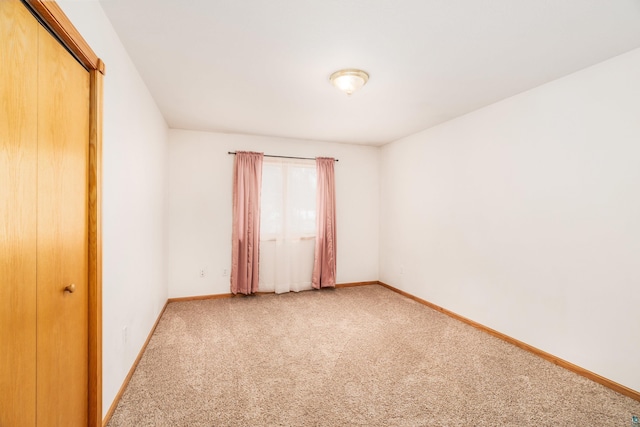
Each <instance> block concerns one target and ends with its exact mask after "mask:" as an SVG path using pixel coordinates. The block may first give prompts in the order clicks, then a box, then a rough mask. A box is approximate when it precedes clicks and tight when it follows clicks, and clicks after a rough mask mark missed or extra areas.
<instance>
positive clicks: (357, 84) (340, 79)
mask: <svg viewBox="0 0 640 427" xmlns="http://www.w3.org/2000/svg"><path fill="white" fill-rule="evenodd" d="M329 80H330V81H331V83H333V85H334V86H335V87H337V88H338V89H340V90H341V91H343V92H344V93H346V94H347V95H351V94H352V93H353V92H355V91H356V90H358V89H360V88H361V87H362V86H364V85H365V84H366V83H367V80H369V74H367V73H366V72H364V71H362V70H356V69H353V68H348V69H345V70H339V71H336V72H335V73H333V74H331V77H329Z"/></svg>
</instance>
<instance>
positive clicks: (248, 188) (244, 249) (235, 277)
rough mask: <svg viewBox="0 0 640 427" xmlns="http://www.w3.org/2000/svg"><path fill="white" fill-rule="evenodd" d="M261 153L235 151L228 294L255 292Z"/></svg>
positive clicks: (257, 261) (256, 286)
mask: <svg viewBox="0 0 640 427" xmlns="http://www.w3.org/2000/svg"><path fill="white" fill-rule="evenodd" d="M263 158H264V154H263V153H253V152H247V151H238V152H237V153H236V156H235V163H234V171H233V231H232V239H233V241H232V245H231V247H232V254H231V292H232V293H234V294H238V293H240V294H245V295H250V294H253V293H255V292H256V291H257V290H258V279H259V275H258V267H259V266H258V264H259V260H260V188H261V185H262V160H263Z"/></svg>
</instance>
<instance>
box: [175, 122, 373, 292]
mask: <svg viewBox="0 0 640 427" xmlns="http://www.w3.org/2000/svg"><path fill="white" fill-rule="evenodd" d="M236 150H247V151H260V152H264V153H266V154H276V155H287V156H302V157H315V156H328V157H336V158H338V159H339V162H338V163H336V187H337V188H336V205H337V230H338V248H337V252H338V259H337V263H338V272H337V281H338V283H347V282H359V281H369V280H378V208H379V181H378V166H379V164H378V154H379V150H378V149H377V148H375V147H365V146H358V145H349V144H336V143H328V142H310V141H299V140H292V139H284V138H270V137H259V136H248V135H233V134H221V133H208V132H194V131H183V130H170V131H169V153H170V161H169V163H170V166H169V170H170V172H169V194H170V197H169V199H170V206H169V230H170V231H169V251H170V254H169V261H170V266H169V296H170V297H182V296H191V295H209V294H222V293H228V292H229V277H228V276H223V275H222V272H223V270H224V269H227V270H229V269H230V266H231V214H232V212H231V198H232V179H233V156H232V155H229V154H227V152H228V151H236ZM200 269H204V270H205V277H203V278H201V277H200V275H199V271H200Z"/></svg>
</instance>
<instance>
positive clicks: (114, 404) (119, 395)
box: [102, 300, 169, 427]
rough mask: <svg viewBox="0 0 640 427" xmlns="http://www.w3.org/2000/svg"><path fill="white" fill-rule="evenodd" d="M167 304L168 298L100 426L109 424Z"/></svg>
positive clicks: (103, 426)
mask: <svg viewBox="0 0 640 427" xmlns="http://www.w3.org/2000/svg"><path fill="white" fill-rule="evenodd" d="M167 305H169V301H168V300H167V302H165V303H164V307H162V310H160V314H158V318H157V319H156V321H155V323H154V324H153V326H152V327H151V331H150V332H149V335H148V336H147V339H146V341H145V342H144V344H142V348H141V349H140V351H139V352H138V356H137V357H136V360H134V361H133V365H131V369H129V373H128V374H127V376H126V377H125V378H124V381H122V385H121V386H120V390H118V393H116V396H115V397H114V398H113V402H111V406H109V410H108V411H107V413H106V414H105V416H104V418H103V420H102V427H105V426H106V425H107V424H109V420H110V419H111V417H112V416H113V413H114V412H115V411H116V408H117V407H118V403H120V399H121V398H122V395H123V394H124V391H125V390H126V389H127V386H128V385H129V381H131V377H132V376H133V373H134V372H135V371H136V368H137V367H138V363H140V359H142V355H143V354H144V351H145V350H146V349H147V346H148V345H149V341H151V337H152V336H153V333H154V332H155V331H156V328H157V327H158V323H160V319H161V318H162V315H163V314H164V311H165V310H166V309H167Z"/></svg>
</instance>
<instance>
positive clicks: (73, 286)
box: [64, 283, 76, 294]
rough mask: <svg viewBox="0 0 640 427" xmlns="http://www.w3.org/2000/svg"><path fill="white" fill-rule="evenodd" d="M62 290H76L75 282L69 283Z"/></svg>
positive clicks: (72, 291) (71, 291)
mask: <svg viewBox="0 0 640 427" xmlns="http://www.w3.org/2000/svg"><path fill="white" fill-rule="evenodd" d="M64 291H65V292H69V293H70V294H72V293H74V292H75V291H76V285H75V284H73V283H72V284H70V285H68V286H65V287H64Z"/></svg>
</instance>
